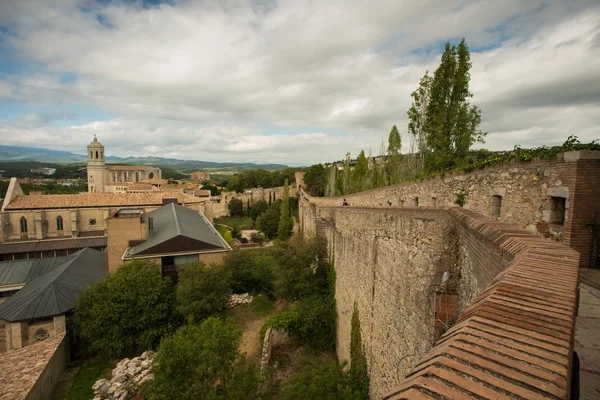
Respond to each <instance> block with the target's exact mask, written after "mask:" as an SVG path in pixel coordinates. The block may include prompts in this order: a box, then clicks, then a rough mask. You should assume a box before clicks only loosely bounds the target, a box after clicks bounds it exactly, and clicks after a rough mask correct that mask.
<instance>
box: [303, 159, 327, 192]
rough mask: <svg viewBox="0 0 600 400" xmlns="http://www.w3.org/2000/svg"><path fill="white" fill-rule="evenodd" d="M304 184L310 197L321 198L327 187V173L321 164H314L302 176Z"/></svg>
mask: <svg viewBox="0 0 600 400" xmlns="http://www.w3.org/2000/svg"><path fill="white" fill-rule="evenodd" d="M304 184H305V185H306V188H305V189H306V191H307V192H308V193H310V195H311V196H323V195H324V194H325V187H326V186H327V172H326V171H325V167H324V166H323V164H315V165H311V166H310V167H308V170H307V171H306V173H305V174H304Z"/></svg>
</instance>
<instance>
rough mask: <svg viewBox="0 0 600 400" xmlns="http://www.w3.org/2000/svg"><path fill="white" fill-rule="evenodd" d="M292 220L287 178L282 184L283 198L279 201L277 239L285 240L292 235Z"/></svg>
mask: <svg viewBox="0 0 600 400" xmlns="http://www.w3.org/2000/svg"><path fill="white" fill-rule="evenodd" d="M292 228H294V220H293V219H292V218H291V217H290V191H289V185H288V180H287V178H286V179H285V182H284V184H283V200H282V201H281V214H280V216H279V226H278V228H277V239H280V240H287V239H289V238H290V236H292Z"/></svg>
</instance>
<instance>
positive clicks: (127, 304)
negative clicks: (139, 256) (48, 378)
mask: <svg viewBox="0 0 600 400" xmlns="http://www.w3.org/2000/svg"><path fill="white" fill-rule="evenodd" d="M179 321H180V316H179V315H178V314H177V313H176V312H175V296H174V291H173V286H172V282H171V280H170V279H169V278H163V277H162V275H161V273H160V270H159V268H158V267H157V266H156V265H154V264H152V263H150V262H148V261H139V260H135V261H131V262H129V263H127V264H123V265H122V266H121V267H119V269H118V270H117V271H116V272H114V273H113V274H111V275H110V276H108V278H106V279H104V280H102V281H99V282H96V283H94V284H92V285H90V286H88V287H87V288H86V289H85V290H83V292H81V294H80V295H79V297H78V298H77V300H76V301H75V306H74V307H73V323H74V329H75V333H76V334H77V335H78V336H80V337H81V338H82V339H83V341H84V343H86V344H87V349H86V350H85V352H86V353H90V354H93V353H100V354H102V355H106V356H112V357H118V356H121V355H123V354H125V353H128V352H133V351H138V352H139V351H144V350H147V349H152V348H155V347H156V346H157V345H158V343H159V341H160V339H161V338H162V337H163V336H165V335H169V334H171V333H172V332H173V331H174V330H175V328H176V326H177V325H178V324H179Z"/></svg>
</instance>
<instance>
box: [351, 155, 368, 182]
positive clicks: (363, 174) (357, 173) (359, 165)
mask: <svg viewBox="0 0 600 400" xmlns="http://www.w3.org/2000/svg"><path fill="white" fill-rule="evenodd" d="M368 172H369V163H368V161H367V157H366V156H365V151H364V150H361V152H360V154H359V155H358V157H357V158H356V164H355V165H354V171H352V192H361V191H363V190H364V187H365V183H366V180H367V173H368Z"/></svg>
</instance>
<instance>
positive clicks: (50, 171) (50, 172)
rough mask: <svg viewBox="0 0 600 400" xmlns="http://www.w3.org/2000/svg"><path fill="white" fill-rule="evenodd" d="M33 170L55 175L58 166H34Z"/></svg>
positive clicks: (38, 172)
mask: <svg viewBox="0 0 600 400" xmlns="http://www.w3.org/2000/svg"><path fill="white" fill-rule="evenodd" d="M31 172H32V173H34V174H42V175H54V173H55V172H56V168H46V167H42V168H33V169H32V170H31Z"/></svg>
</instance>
